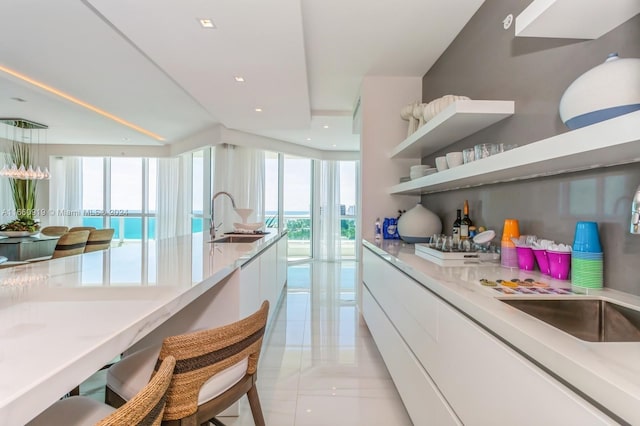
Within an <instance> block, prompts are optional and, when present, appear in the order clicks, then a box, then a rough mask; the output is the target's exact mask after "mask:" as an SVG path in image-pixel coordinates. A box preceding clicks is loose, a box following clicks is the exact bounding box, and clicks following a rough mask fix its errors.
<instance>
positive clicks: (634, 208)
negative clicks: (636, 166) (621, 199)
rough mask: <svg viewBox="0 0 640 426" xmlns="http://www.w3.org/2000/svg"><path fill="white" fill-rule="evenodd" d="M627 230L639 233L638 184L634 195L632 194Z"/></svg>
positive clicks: (639, 203)
mask: <svg viewBox="0 0 640 426" xmlns="http://www.w3.org/2000/svg"><path fill="white" fill-rule="evenodd" d="M629 232H631V233H632V234H640V186H638V189H636V195H634V196H633V202H632V203H631V227H630V228H629Z"/></svg>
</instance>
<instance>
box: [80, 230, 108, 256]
mask: <svg viewBox="0 0 640 426" xmlns="http://www.w3.org/2000/svg"><path fill="white" fill-rule="evenodd" d="M114 231H115V229H113V228H107V229H93V230H91V231H89V239H87V245H86V246H85V247H84V252H85V253H89V252H92V251H98V250H106V249H108V248H109V247H110V246H111V240H112V239H113V233H114Z"/></svg>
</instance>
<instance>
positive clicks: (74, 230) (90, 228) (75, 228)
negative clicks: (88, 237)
mask: <svg viewBox="0 0 640 426" xmlns="http://www.w3.org/2000/svg"><path fill="white" fill-rule="evenodd" d="M93 229H96V227H95V226H74V227H73V228H71V229H69V232H78V231H91V230H93Z"/></svg>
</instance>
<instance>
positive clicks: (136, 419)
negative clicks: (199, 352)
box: [96, 356, 176, 426]
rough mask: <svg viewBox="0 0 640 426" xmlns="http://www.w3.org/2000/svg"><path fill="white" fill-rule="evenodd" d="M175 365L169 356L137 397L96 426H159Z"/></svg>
mask: <svg viewBox="0 0 640 426" xmlns="http://www.w3.org/2000/svg"><path fill="white" fill-rule="evenodd" d="M175 365H176V360H175V358H174V357H172V356H167V357H166V358H165V359H164V360H163V361H162V364H160V367H159V368H158V370H157V371H156V372H155V374H154V375H153V377H152V378H151V380H150V381H149V383H148V384H147V385H146V386H145V387H144V388H142V390H140V392H138V393H137V394H136V396H134V397H133V398H131V399H130V400H129V401H128V402H127V403H126V404H124V405H123V406H122V407H120V408H118V410H116V411H115V412H114V413H113V414H110V415H109V416H107V417H105V418H104V419H102V420H101V421H100V422H98V424H97V425H96V426H132V425H141V426H142V425H145V426H147V425H152V426H159V425H160V423H161V422H162V417H163V415H164V409H165V405H166V398H167V391H168V389H169V385H170V384H171V376H172V375H173V369H174V367H175Z"/></svg>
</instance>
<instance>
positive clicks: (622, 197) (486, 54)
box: [422, 0, 640, 295]
mask: <svg viewBox="0 0 640 426" xmlns="http://www.w3.org/2000/svg"><path fill="white" fill-rule="evenodd" d="M529 3H530V0H487V1H486V2H485V3H484V5H483V6H482V7H481V8H480V9H479V10H478V12H477V13H476V14H475V15H474V16H473V17H472V19H471V20H470V21H469V23H468V24H467V25H466V27H465V28H464V29H463V30H462V32H461V33H460V34H459V35H458V37H457V38H456V39H455V40H454V41H453V43H452V44H451V45H450V46H449V48H448V49H447V50H446V51H445V52H444V54H443V55H442V56H441V57H440V59H439V60H438V61H437V62H436V63H435V64H434V66H433V67H432V68H431V69H430V70H429V71H428V72H427V74H425V76H424V78H423V89H422V91H423V93H422V99H423V102H429V101H431V100H432V99H435V98H437V97H440V96H443V95H446V94H456V95H466V96H469V97H470V98H471V99H496V100H514V101H515V114H514V116H513V117H510V118H508V119H506V120H504V121H502V122H499V123H497V124H495V125H493V126H491V127H489V128H487V129H485V130H483V131H481V132H478V133H476V134H474V135H472V136H469V137H467V138H465V139H463V140H461V141H459V142H457V143H455V144H453V145H451V146H449V147H447V148H446V149H444V150H442V151H440V152H437V153H435V154H433V155H430V156H428V157H425V158H423V160H422V163H423V164H434V158H435V157H437V156H439V155H444V154H445V153H446V152H450V151H462V149H464V148H469V147H472V146H474V145H475V144H478V143H485V142H492V143H508V144H514V143H515V144H518V145H520V146H522V145H525V144H528V143H531V142H535V141H537V140H540V139H544V138H547V137H550V136H554V135H557V134H560V133H564V132H566V131H568V129H567V128H566V127H565V126H564V124H563V123H562V121H561V120H560V117H559V115H558V105H559V102H560V98H561V96H562V94H563V92H564V91H565V89H566V88H567V87H568V86H569V85H570V84H571V82H573V81H574V80H575V79H576V78H577V77H579V76H580V75H581V74H583V73H584V72H586V71H588V70H589V69H591V68H593V67H594V66H596V65H598V64H600V63H602V62H603V61H604V59H605V58H606V56H607V55H608V54H609V53H611V52H618V53H619V54H620V56H621V57H636V58H639V57H640V15H638V16H636V17H634V18H632V19H630V20H629V21H627V22H626V23H624V24H622V25H621V26H619V27H618V28H616V29H614V30H612V31H610V32H609V33H607V34H605V35H604V36H602V37H600V38H599V39H596V40H569V39H545V38H526V37H515V36H514V26H512V27H511V28H510V29H509V30H504V29H503V28H502V20H503V19H504V18H505V17H506V16H507V15H508V14H510V13H511V14H513V16H514V17H515V16H517V15H518V14H519V13H520V12H521V11H522V10H524V8H525V7H526V6H528V4H529ZM639 78H640V77H639ZM638 153H639V155H640V143H639V147H638ZM594 161H595V159H594ZM638 185H640V164H639V163H635V164H629V165H624V166H615V167H608V168H602V169H595V170H591V171H588V172H579V173H571V174H565V175H561V176H555V177H548V178H539V179H533V180H526V181H519V182H511V183H504V184H494V185H486V186H482V187H477V188H471V189H463V190H457V191H449V192H442V193H438V194H431V195H425V196H423V197H422V204H423V205H425V206H426V207H427V208H429V209H431V210H432V211H434V212H435V213H436V214H438V215H439V216H440V218H441V219H442V221H443V226H444V229H445V230H448V229H449V228H450V227H451V224H453V221H454V220H455V210H456V209H457V208H462V204H463V202H464V200H465V199H468V200H469V204H470V210H471V217H472V219H473V221H474V222H475V223H476V224H478V225H485V226H487V227H489V228H490V229H495V230H496V232H497V233H498V238H499V236H500V234H501V232H502V223H503V221H504V219H506V218H517V219H519V220H520V232H521V233H522V234H535V235H537V236H539V237H544V238H550V239H555V240H556V241H559V242H566V243H571V242H572V240H573V232H574V228H575V223H576V222H577V221H580V220H588V221H596V222H598V223H599V229H600V236H601V240H602V244H603V250H604V253H605V286H607V287H610V288H615V289H617V290H621V291H624V292H628V293H633V294H636V295H640V279H639V278H638V277H639V276H640V274H639V273H638V271H640V236H638V235H630V234H629V233H628V228H629V221H630V217H631V213H630V212H631V197H632V195H633V194H634V192H635V189H636V188H637V187H638Z"/></svg>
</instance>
